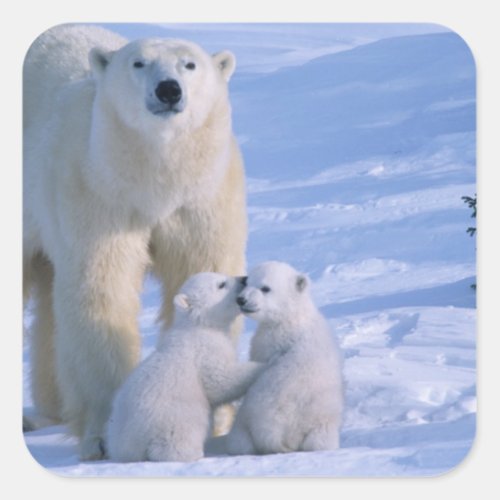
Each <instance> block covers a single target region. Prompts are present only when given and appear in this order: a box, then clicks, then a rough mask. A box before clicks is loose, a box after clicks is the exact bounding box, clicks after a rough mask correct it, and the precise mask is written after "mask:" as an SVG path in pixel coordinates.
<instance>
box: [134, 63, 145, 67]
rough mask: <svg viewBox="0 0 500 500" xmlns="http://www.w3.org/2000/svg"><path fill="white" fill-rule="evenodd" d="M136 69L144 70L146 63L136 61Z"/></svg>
mask: <svg viewBox="0 0 500 500" xmlns="http://www.w3.org/2000/svg"><path fill="white" fill-rule="evenodd" d="M134 68H144V63H143V62H142V61H135V63H134Z"/></svg>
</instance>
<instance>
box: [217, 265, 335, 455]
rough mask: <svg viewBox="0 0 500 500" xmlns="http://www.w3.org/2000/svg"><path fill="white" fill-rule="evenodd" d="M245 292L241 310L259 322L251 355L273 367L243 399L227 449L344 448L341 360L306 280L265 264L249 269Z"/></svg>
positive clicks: (249, 451)
mask: <svg viewBox="0 0 500 500" xmlns="http://www.w3.org/2000/svg"><path fill="white" fill-rule="evenodd" d="M264 287H268V288H269V291H267V289H266V288H264ZM240 297H242V299H244V300H245V301H246V302H245V304H244V305H243V306H242V310H243V311H247V312H246V314H247V315H248V316H250V317H252V318H254V319H256V320H257V321H259V326H258V329H257V332H256V334H255V336H254V337H253V339H252V345H251V356H250V357H251V359H252V360H254V361H260V362H264V363H267V364H268V365H267V368H266V369H265V371H264V372H263V373H262V374H261V375H260V376H259V377H258V378H257V380H256V381H255V382H254V384H252V386H251V387H250V389H249V390H248V392H247V394H246V396H245V398H244V400H243V403H242V405H241V407H240V409H239V411H238V413H237V415H236V419H235V423H234V426H233V428H232V430H231V432H230V433H229V435H228V436H226V437H225V439H224V440H225V446H226V451H227V452H228V453H230V454H233V455H236V454H255V453H284V452H290V451H313V450H331V449H335V448H337V447H338V445H339V428H340V425H341V420H342V408H343V389H342V373H341V358H340V354H339V350H338V347H337V345H336V342H335V340H334V337H333V336H332V333H331V332H330V329H329V328H328V325H327V323H326V321H325V319H324V318H323V317H322V315H321V314H320V313H319V311H318V310H317V308H316V307H315V305H314V304H313V302H312V300H311V297H310V294H309V282H308V279H307V277H305V276H304V275H301V274H300V273H298V272H297V271H295V270H294V269H293V268H291V267H290V266H289V265H287V264H284V263H281V262H266V263H263V264H261V265H259V266H257V267H256V268H255V269H253V270H252V271H250V273H249V275H248V285H247V287H246V288H245V289H244V290H243V292H242V293H241V294H240ZM240 300H241V299H240Z"/></svg>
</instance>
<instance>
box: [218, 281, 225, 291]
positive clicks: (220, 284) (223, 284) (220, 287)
mask: <svg viewBox="0 0 500 500" xmlns="http://www.w3.org/2000/svg"><path fill="white" fill-rule="evenodd" d="M225 286H226V282H225V281H223V282H222V283H219V285H218V286H217V288H218V289H219V290H222V289H223V288H224V287H225Z"/></svg>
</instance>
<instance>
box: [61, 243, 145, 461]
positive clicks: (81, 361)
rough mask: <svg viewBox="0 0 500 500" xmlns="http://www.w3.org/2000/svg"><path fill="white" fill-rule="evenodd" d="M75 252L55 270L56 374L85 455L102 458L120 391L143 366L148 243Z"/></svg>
mask: <svg viewBox="0 0 500 500" xmlns="http://www.w3.org/2000/svg"><path fill="white" fill-rule="evenodd" d="M76 253H77V252H75V253H74V254H72V255H70V256H68V255H66V256H65V260H64V261H61V260H60V261H59V262H56V265H55V281H54V309H55V321H56V343H55V347H56V376H57V380H58V384H59V387H60V391H61V398H62V406H63V419H64V421H65V422H67V423H68V425H69V427H70V429H71V430H72V432H73V433H75V434H76V435H77V436H78V437H79V439H80V456H81V458H82V459H83V460H97V459H100V458H103V457H104V455H105V448H104V446H105V443H104V435H105V425H106V422H107V419H108V417H109V413H110V410H111V402H112V398H113V395H114V393H115V390H116V389H117V388H118V387H119V386H120V384H121V383H122V382H123V381H124V379H125V377H126V376H127V375H128V374H129V372H130V371H131V370H132V369H133V368H134V366H135V365H136V364H137V362H138V360H139V353H140V336H139V332H138V326H137V315H138V312H139V307H140V296H139V294H140V290H141V287H142V280H143V275H144V271H145V266H146V265H147V262H148V256H147V237H145V236H143V235H141V234H140V233H139V234H127V233H125V234H114V235H110V236H107V237H102V238H100V239H99V241H98V242H94V243H93V244H92V245H89V247H88V248H86V249H85V251H84V252H82V253H81V254H80V258H79V259H77V258H76V256H75V254H76Z"/></svg>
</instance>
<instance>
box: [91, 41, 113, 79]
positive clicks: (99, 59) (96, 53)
mask: <svg viewBox="0 0 500 500" xmlns="http://www.w3.org/2000/svg"><path fill="white" fill-rule="evenodd" d="M113 54H114V52H108V51H106V50H104V49H101V48H100V47H94V48H93V49H91V50H90V52H89V63H90V69H91V70H92V74H93V75H94V78H96V79H99V78H100V77H101V76H102V75H103V74H104V71H105V69H106V67H107V66H108V64H109V62H110V61H111V57H112V56H113Z"/></svg>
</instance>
